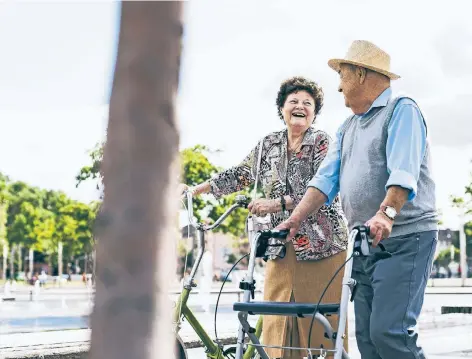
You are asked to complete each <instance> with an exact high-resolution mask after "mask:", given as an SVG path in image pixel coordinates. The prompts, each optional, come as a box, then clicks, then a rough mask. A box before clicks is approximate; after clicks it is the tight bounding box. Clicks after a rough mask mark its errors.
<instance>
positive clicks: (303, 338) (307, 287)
mask: <svg viewBox="0 0 472 359" xmlns="http://www.w3.org/2000/svg"><path fill="white" fill-rule="evenodd" d="M345 260H346V252H341V253H339V254H336V255H334V256H332V257H329V258H326V259H322V260H319V261H297V258H296V255H295V250H294V248H293V245H292V244H291V243H289V244H287V254H286V255H285V257H284V258H283V259H276V260H270V261H268V263H267V268H266V276H265V284H264V300H265V301H273V302H288V301H294V302H300V303H314V304H316V303H317V302H318V300H319V298H320V296H321V293H322V292H323V290H324V288H325V287H326V285H327V284H328V282H329V281H330V279H331V277H332V276H333V275H334V273H335V272H336V270H337V269H338V268H339V267H340V266H341V265H342V264H343V263H344V261H345ZM342 278H343V271H342V270H341V271H340V272H339V273H338V275H337V276H336V279H335V280H334V281H333V282H332V283H331V285H330V287H329V289H328V291H327V292H326V294H325V296H324V297H323V301H322V303H339V302H340V300H341V290H342ZM328 320H329V322H330V323H331V326H332V327H333V329H334V331H336V330H337V325H338V316H337V315H332V316H330V317H328ZM310 322H311V317H310V318H298V317H282V316H264V318H263V327H262V328H263V329H262V343H263V344H266V345H277V346H293V347H302V348H306V347H307V346H308V333H309V331H310ZM347 332H348V328H347V323H346V333H347ZM347 343H348V340H347V335H346V339H345V340H344V347H345V349H346V351H347V350H348V347H347ZM321 345H323V348H325V349H333V348H334V345H333V343H332V342H331V341H330V340H328V339H327V338H326V337H325V336H324V329H323V327H322V325H321V324H320V323H319V322H317V321H316V320H315V322H314V324H313V329H312V333H311V343H310V346H311V347H312V348H319V347H321ZM266 352H267V354H268V356H269V357H270V358H296V359H298V358H303V357H306V356H307V352H306V351H298V350H283V349H275V348H266ZM313 354H317V353H316V352H313Z"/></svg>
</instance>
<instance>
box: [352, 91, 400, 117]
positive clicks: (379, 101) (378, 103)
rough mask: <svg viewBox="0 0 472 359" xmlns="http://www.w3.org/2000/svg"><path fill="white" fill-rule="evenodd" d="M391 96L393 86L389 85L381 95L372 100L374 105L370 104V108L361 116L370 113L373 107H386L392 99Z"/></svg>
mask: <svg viewBox="0 0 472 359" xmlns="http://www.w3.org/2000/svg"><path fill="white" fill-rule="evenodd" d="M390 97H392V88H391V87H387V88H386V89H385V90H384V92H382V93H381V94H380V95H379V97H377V98H376V99H375V101H374V102H372V105H371V106H370V108H369V110H367V112H365V113H363V114H361V115H359V116H360V117H362V116H365V115H366V114H368V113H369V112H370V111H371V110H372V109H373V108H376V107H385V106H387V103H388V100H390Z"/></svg>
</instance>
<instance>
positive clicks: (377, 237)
mask: <svg viewBox="0 0 472 359" xmlns="http://www.w3.org/2000/svg"><path fill="white" fill-rule="evenodd" d="M365 225H366V226H368V227H369V228H370V237H371V238H373V239H374V240H373V243H372V247H377V244H379V242H380V241H381V240H382V239H387V238H388V237H390V233H392V226H393V221H392V220H390V219H388V218H387V216H385V215H384V214H383V213H381V212H377V213H376V214H375V216H373V217H372V218H371V219H369V220H368V221H367V222H366V223H365Z"/></svg>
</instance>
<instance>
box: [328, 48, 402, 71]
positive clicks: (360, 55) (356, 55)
mask: <svg viewBox="0 0 472 359" xmlns="http://www.w3.org/2000/svg"><path fill="white" fill-rule="evenodd" d="M341 64H352V65H357V66H362V67H365V68H367V69H370V70H372V71H375V72H379V73H381V74H383V75H385V76H387V77H389V78H390V79H391V80H396V79H399V78H400V76H398V75H396V74H394V73H392V72H390V55H389V54H387V53H386V52H385V51H383V50H382V49H380V48H379V47H377V46H376V45H374V44H373V43H371V42H369V41H365V40H356V41H354V42H353V43H352V44H351V46H350V47H349V50H348V51H347V53H346V56H345V58H344V59H331V60H329V61H328V65H329V67H331V68H332V69H333V70H335V71H336V72H339V67H340V65H341Z"/></svg>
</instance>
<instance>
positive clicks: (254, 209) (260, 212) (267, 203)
mask: <svg viewBox="0 0 472 359" xmlns="http://www.w3.org/2000/svg"><path fill="white" fill-rule="evenodd" d="M247 209H248V210H249V212H251V213H252V214H255V215H256V216H260V217H263V216H265V215H266V214H268V213H275V212H279V211H280V210H281V205H280V200H279V199H265V198H260V199H256V200H254V201H251V203H249V205H248V206H247Z"/></svg>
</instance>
